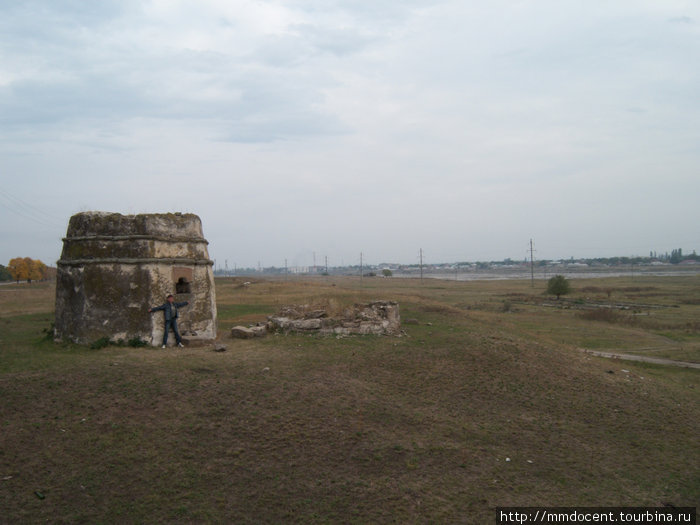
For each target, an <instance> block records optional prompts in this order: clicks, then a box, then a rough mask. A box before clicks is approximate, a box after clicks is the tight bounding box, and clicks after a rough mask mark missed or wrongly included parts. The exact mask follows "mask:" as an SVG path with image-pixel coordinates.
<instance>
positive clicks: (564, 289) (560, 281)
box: [547, 275, 571, 300]
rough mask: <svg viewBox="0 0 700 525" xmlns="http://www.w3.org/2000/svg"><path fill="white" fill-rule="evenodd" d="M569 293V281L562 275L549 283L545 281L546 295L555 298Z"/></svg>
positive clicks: (553, 278)
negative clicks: (554, 296) (551, 295)
mask: <svg viewBox="0 0 700 525" xmlns="http://www.w3.org/2000/svg"><path fill="white" fill-rule="evenodd" d="M570 291H571V285H570V284H569V280H568V279H567V278H566V277H564V276H563V275H555V276H554V277H552V278H551V279H550V280H549V281H547V293H548V294H553V295H556V296H557V300H558V299H559V296H561V295H566V294H568V293H569V292H570Z"/></svg>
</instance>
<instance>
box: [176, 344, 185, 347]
mask: <svg viewBox="0 0 700 525" xmlns="http://www.w3.org/2000/svg"><path fill="white" fill-rule="evenodd" d="M177 346H179V347H180V348H185V345H183V344H182V343H178V344H177Z"/></svg>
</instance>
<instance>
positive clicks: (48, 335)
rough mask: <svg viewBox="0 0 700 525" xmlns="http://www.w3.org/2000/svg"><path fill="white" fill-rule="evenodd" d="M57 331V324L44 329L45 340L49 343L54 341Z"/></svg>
mask: <svg viewBox="0 0 700 525" xmlns="http://www.w3.org/2000/svg"><path fill="white" fill-rule="evenodd" d="M55 329H56V323H51V324H50V325H49V327H48V328H44V329H43V330H42V332H43V333H44V339H45V340H47V341H53V337H54V331H55Z"/></svg>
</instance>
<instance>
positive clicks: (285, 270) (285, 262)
mask: <svg viewBox="0 0 700 525" xmlns="http://www.w3.org/2000/svg"><path fill="white" fill-rule="evenodd" d="M287 274H288V271H287V259H285V260H284V280H285V281H286V280H287Z"/></svg>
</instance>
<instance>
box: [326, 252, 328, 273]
mask: <svg viewBox="0 0 700 525" xmlns="http://www.w3.org/2000/svg"><path fill="white" fill-rule="evenodd" d="M326 274H328V256H327V255H326Z"/></svg>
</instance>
